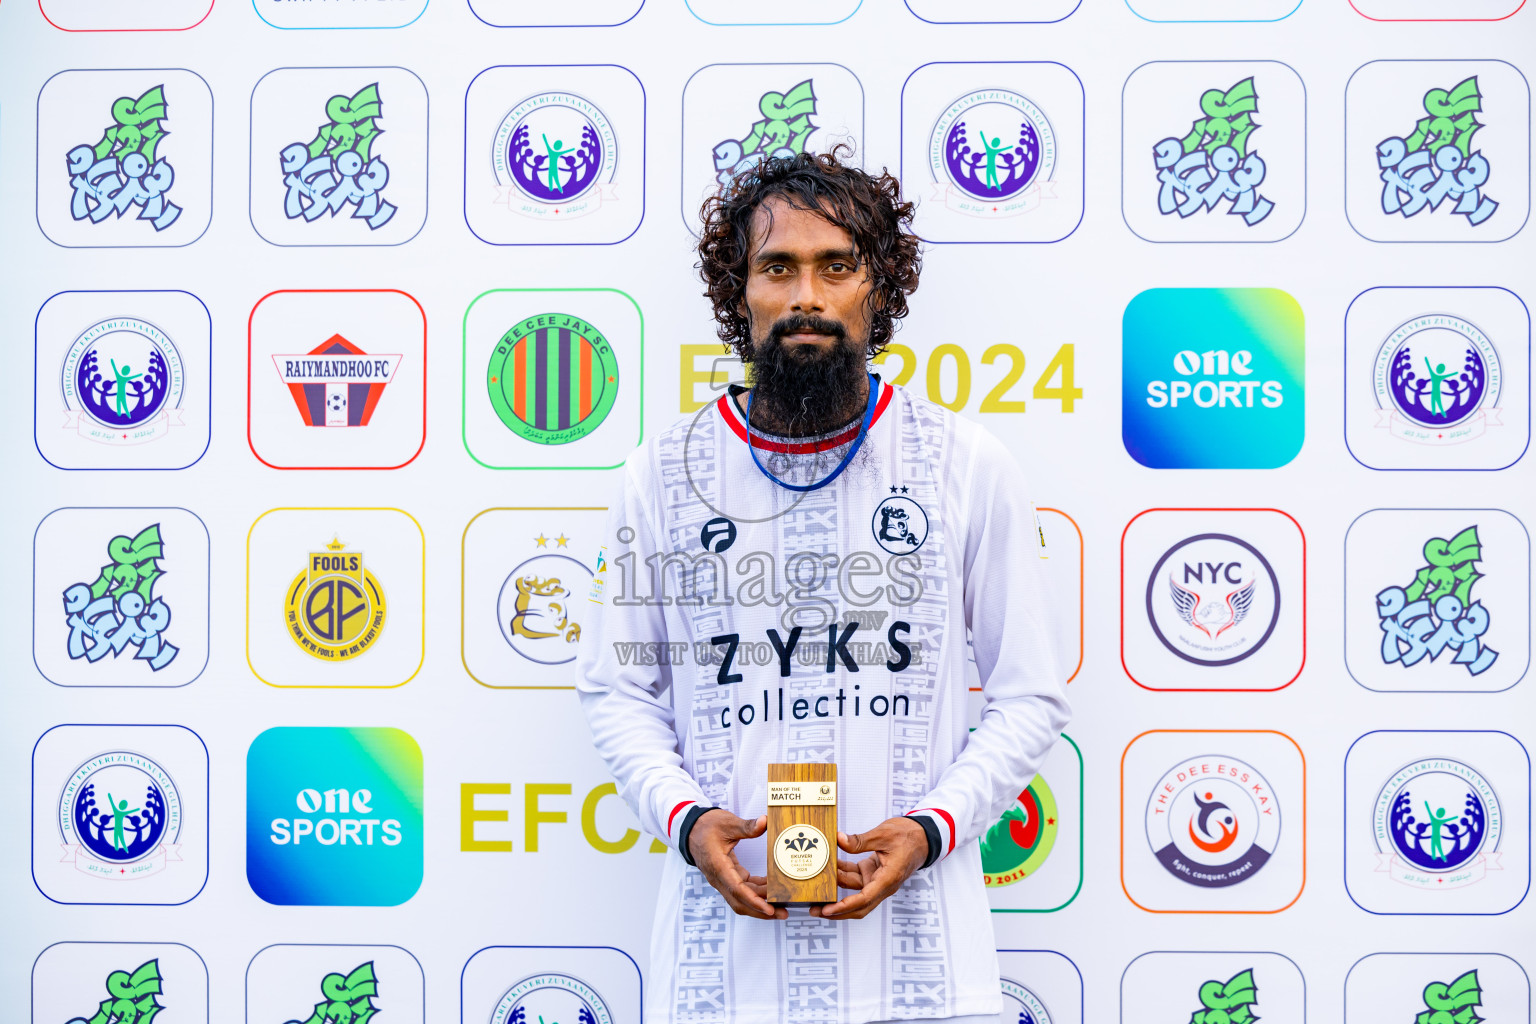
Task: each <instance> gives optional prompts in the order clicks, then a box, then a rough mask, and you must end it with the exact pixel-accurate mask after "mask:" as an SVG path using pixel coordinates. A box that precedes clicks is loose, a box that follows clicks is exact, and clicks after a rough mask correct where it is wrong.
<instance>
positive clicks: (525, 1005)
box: [490, 974, 614, 1024]
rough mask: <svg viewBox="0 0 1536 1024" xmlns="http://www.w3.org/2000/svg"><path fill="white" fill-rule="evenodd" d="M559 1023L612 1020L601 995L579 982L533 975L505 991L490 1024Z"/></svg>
mask: <svg viewBox="0 0 1536 1024" xmlns="http://www.w3.org/2000/svg"><path fill="white" fill-rule="evenodd" d="M562 1019H564V1020H573V1021H578V1022H580V1024H613V1020H614V1018H613V1013H612V1011H610V1010H609V1009H608V1004H607V1003H605V1002H603V997H602V995H601V994H600V993H599V992H598V991H597V990H596V989H594V988H593V987H592V986H590V985H588V984H587V983H586V982H584V981H582V980H581V979H580V978H573V977H571V976H570V975H567V974H536V975H534V976H532V977H529V978H524V979H523V980H522V981H519V982H518V983H517V984H515V985H513V986H512V987H511V988H509V989H507V991H506V993H505V994H504V995H503V996H502V997H501V999H500V1001H498V1002H497V1003H496V1008H495V1009H494V1010H492V1011H491V1018H490V1024H523V1022H524V1021H533V1020H540V1021H543V1020H548V1021H552V1022H553V1021H558V1020H562Z"/></svg>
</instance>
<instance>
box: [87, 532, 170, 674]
mask: <svg viewBox="0 0 1536 1024" xmlns="http://www.w3.org/2000/svg"><path fill="white" fill-rule="evenodd" d="M164 554H165V546H164V544H162V543H161V540H160V524H159V523H156V524H154V525H153V526H146V527H145V528H144V529H142V530H140V531H139V532H138V533H136V534H134V535H133V536H132V537H129V536H126V535H120V536H117V537H113V538H112V539H111V540H110V541H108V542H107V559H108V561H107V564H106V565H103V566H102V567H101V572H100V573H98V574H97V576H96V579H95V580H94V581H93V582H91V583H74V584H71V585H70V586H69V587H67V588H65V590H64V624H65V625H66V626H68V627H69V639H68V640H67V641H66V646H67V650H68V651H69V656H70V658H72V659H73V658H84V659H85V660H86V661H88V662H91V663H92V664H94V663H96V662H98V661H100V660H101V659H103V658H105V657H106V656H107V655H108V654H111V655H112V657H113V658H116V657H118V656H119V655H121V654H122V653H123V652H124V651H126V650H128V649H129V648H130V647H131V648H133V657H134V660H136V661H143V662H147V663H148V665H149V667H150V668H151V669H154V670H155V671H156V672H158V671H160V670H161V669H162V668H165V666H167V665H169V664H170V663H171V662H172V661H174V660H175V658H176V655H177V653H178V652H179V648H177V647H176V645H175V644H172V643H169V642H168V641H167V640H166V639H165V638H164V636H162V635H161V634H162V633H164V631H165V630H166V629H167V628H169V627H170V624H171V608H170V605H168V604H166V602H165V601H164V600H163V599H162V598H160V597H157V596H156V595H155V582H156V581H157V580H158V579H159V578H160V577H161V576H164V575H165V570H164V569H162V568H161V567H160V559H161V558H162V557H163V556H164Z"/></svg>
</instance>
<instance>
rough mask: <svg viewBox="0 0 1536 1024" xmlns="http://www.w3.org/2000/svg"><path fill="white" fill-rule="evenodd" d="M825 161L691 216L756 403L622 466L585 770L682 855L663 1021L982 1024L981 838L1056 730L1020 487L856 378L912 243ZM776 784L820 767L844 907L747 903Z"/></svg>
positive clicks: (714, 201)
mask: <svg viewBox="0 0 1536 1024" xmlns="http://www.w3.org/2000/svg"><path fill="white" fill-rule="evenodd" d="M840 156H841V154H820V155H812V154H802V155H798V156H796V157H794V158H784V159H770V160H766V161H764V162H763V163H761V164H760V165H759V166H758V167H756V168H755V169H753V170H750V171H748V172H746V173H744V174H741V175H739V176H737V177H736V178H735V179H734V181H733V182H732V183H731V184H730V185H728V186H726V187H725V188H724V189H723V190H722V191H721V193H720V194H718V195H716V196H714V197H711V198H710V200H709V201H708V202H706V203H705V205H704V208H703V211H702V212H703V234H702V238H701V240H700V243H699V256H700V261H699V268H700V270H701V272H702V275H703V278H704V283H705V285H706V288H707V291H706V294H707V295H708V297H709V299H710V301H711V302H712V303H713V305H714V315H715V320H716V322H717V329H718V333H719V335H720V337H721V339H722V340H724V341H725V342H727V343H728V344H730V345H732V346H733V347H734V348H735V350H736V352H737V353H738V354H739V355H740V356H741V358H742V360H743V361H744V362H745V363H746V364H747V365H748V367H749V369H750V371H751V382H752V383H751V386H750V388H747V387H740V386H733V387H731V388H730V389H729V390H728V391H727V393H726V394H724V395H723V396H722V397H721V398H720V400H719V402H718V403H716V404H714V405H713V406H710V407H707V408H706V409H705V411H704V412H703V413H702V414H701V415H700V416H699V417H697V418H694V419H688V420H684V421H682V422H680V423H678V424H677V425H675V426H674V427H672V428H671V429H669V430H667V431H665V432H663V433H661V434H660V435H658V436H655V437H653V438H651V439H650V440H649V441H648V442H646V443H645V444H644V445H643V446H642V447H641V448H640V449H639V450H638V451H636V452H635V453H634V454H633V455H632V456H631V457H630V459H629V461H628V464H627V465H626V467H625V469H624V480H623V488H622V493H621V495H620V496H619V498H618V500H617V501H616V502H615V504H614V506H613V508H612V511H611V515H610V523H609V530H608V535H607V538H606V545H607V546H606V548H605V550H604V552H603V554H602V560H603V561H604V562H605V563H606V565H607V567H608V570H607V572H606V574H604V577H605V578H606V583H599V584H597V590H596V591H595V592H594V594H593V597H592V599H593V600H594V601H595V602H597V604H596V606H595V607H593V608H592V609H591V610H590V612H589V614H588V616H587V618H586V626H585V630H584V634H585V635H584V636H583V637H582V647H581V653H580V655H579V657H578V661H577V670H576V679H577V689H578V690H579V691H580V695H581V701H582V707H583V709H584V711H585V712H586V716H587V719H588V722H589V723H590V725H591V728H592V733H593V737H594V739H595V741H596V745H597V749H598V751H599V753H600V754H601V755H602V756H603V758H604V760H605V761H606V762H607V766H608V769H609V770H610V771H611V772H612V774H613V777H614V779H615V780H616V781H617V783H618V787H619V792H620V794H621V795H622V796H623V797H624V799H625V800H626V801H627V802H628V804H629V806H630V807H631V809H633V811H634V812H635V814H636V816H637V817H638V818H639V820H640V822H641V823H642V825H643V826H644V828H645V829H646V830H647V831H649V832H651V833H652V834H653V835H656V836H659V837H663V838H664V839H665V840H666V841H667V842H668V843H669V844H670V845H671V846H673V847H674V848H675V849H676V851H677V854H678V855H677V856H674V857H669V858H668V860H667V863H666V866H665V868H664V869H663V873H662V881H661V892H660V898H659V901H658V905H657V912H656V922H655V928H654V932H653V935H652V944H651V964H650V976H649V979H648V983H647V986H646V989H647V999H646V1008H645V1014H646V1017H647V1019H649V1020H653V1021H719V1022H722V1024H759V1022H761V1024H770V1022H771V1024H780V1022H783V1021H791V1020H796V1021H799V1020H803V1021H828V1022H837V1024H864V1022H868V1021H897V1020H917V1019H922V1020H949V1021H962V1022H965V1024H972V1022H977V1024H979V1022H981V1021H983V1020H985V1021H987V1022H988V1024H991V1022H994V1021H996V1020H997V1016H996V1015H997V1014H998V1013H999V1012H1000V1010H1001V1008H1002V999H1001V992H1000V988H999V978H998V965H997V953H996V945H995V942H994V939H993V934H992V926H991V919H990V915H989V908H988V903H987V896H986V890H985V888H984V886H983V883H982V870H981V862H980V852H979V847H978V842H977V840H978V838H979V837H980V836H981V835H982V834H983V833H985V831H986V830H987V829H988V827H989V826H991V825H992V824H993V823H994V822H996V821H997V819H998V817H999V816H1000V815H1001V814H1002V812H1003V810H1004V809H1005V808H1006V807H1007V806H1008V805H1009V803H1010V801H1012V800H1013V799H1014V798H1015V797H1016V796H1017V795H1018V794H1019V793H1020V792H1021V791H1022V790H1023V789H1024V788H1025V786H1026V785H1027V784H1028V783H1029V781H1030V779H1031V778H1032V777H1033V776H1034V774H1035V772H1036V771H1037V770H1038V768H1039V766H1040V764H1041V762H1042V761H1043V760H1044V758H1045V755H1046V753H1047V752H1048V751H1049V750H1050V748H1051V745H1052V744H1053V743H1055V742H1056V739H1057V737H1058V736H1059V735H1060V733H1061V729H1062V727H1063V726H1064V725H1065V724H1066V722H1067V719H1068V715H1069V709H1068V706H1067V701H1066V697H1065V693H1064V689H1063V683H1062V672H1061V669H1060V664H1059V662H1060V660H1061V659H1059V658H1058V656H1057V651H1056V650H1055V645H1054V642H1053V635H1054V624H1053V622H1052V615H1053V614H1054V609H1055V607H1056V603H1055V601H1054V600H1053V598H1052V596H1051V593H1050V587H1049V585H1048V583H1047V581H1046V579H1045V575H1044V573H1043V571H1042V568H1041V556H1042V555H1043V554H1044V551H1043V545H1044V538H1043V536H1042V534H1041V533H1040V529H1039V526H1038V523H1037V522H1036V517H1035V510H1034V507H1033V506H1032V505H1031V504H1030V502H1029V500H1028V499H1027V498H1026V497H1025V494H1024V486H1023V480H1022V474H1021V473H1020V471H1019V468H1018V467H1017V465H1016V464H1015V463H1014V461H1013V459H1012V458H1011V457H1010V455H1009V454H1008V452H1007V451H1006V449H1005V448H1004V446H1003V445H1002V443H1001V442H999V441H998V440H997V439H996V438H994V437H992V436H991V435H990V434H988V433H987V432H986V431H985V430H984V429H982V428H981V427H979V426H977V425H976V424H974V423H972V422H970V421H967V420H964V419H961V418H959V417H956V416H954V415H953V414H952V413H951V412H949V411H948V410H947V409H944V408H941V407H938V406H936V405H934V404H932V403H930V402H927V401H924V400H922V399H920V398H918V397H916V396H915V395H912V394H910V393H909V392H906V391H904V390H902V389H901V388H898V387H894V386H892V385H890V384H888V383H886V382H884V381H882V380H880V379H879V377H878V376H877V375H875V374H873V373H871V372H870V361H871V360H872V359H873V358H874V356H876V355H877V354H879V352H880V351H881V350H882V349H883V348H884V346H885V345H886V344H887V343H888V342H889V341H890V338H891V333H892V331H893V329H894V327H895V324H896V321H897V320H898V319H900V318H901V317H904V316H905V315H906V313H907V296H908V295H909V294H911V293H912V292H913V291H914V290H915V289H916V288H917V282H918V273H919V270H920V257H919V248H918V240H917V238H916V237H915V236H914V235H913V234H912V233H911V230H910V225H911V220H912V214H913V206H912V204H911V203H907V202H903V201H902V199H901V188H900V183H899V182H898V181H897V180H896V179H895V178H894V177H892V176H890V175H889V174H886V173H883V172H882V173H881V174H880V175H870V174H866V173H865V172H864V171H862V170H860V169H858V168H855V167H852V166H849V165H847V164H845V163H844V162H843V161H842V160H841V159H840ZM600 578H601V577H600ZM968 639H969V641H970V642H969V643H968ZM642 651H651V652H661V653H662V654H664V655H666V656H663V657H654V656H650V657H647V656H643V655H642V654H641V652H642ZM972 653H973V654H974V659H975V663H976V669H977V671H978V673H979V675H980V680H981V687H982V699H983V703H984V707H983V709H982V713H981V719H980V725H979V726H978V727H977V728H975V729H974V730H973V729H970V728H968V725H967V723H968V721H969V720H970V714H969V712H968V707H969V705H968V701H969V692H968V682H967V662H968V660H969V657H970V656H971V655H972ZM658 662H659V663H658ZM779 762H834V763H836V764H837V765H839V766H840V773H839V777H838V790H837V804H838V807H837V812H838V815H839V817H840V819H841V822H842V827H844V828H847V829H848V830H849V831H847V832H843V831H839V832H838V833H837V845H838V847H839V848H840V850H841V851H842V854H843V855H842V856H840V857H839V858H838V859H837V867H836V872H837V884H838V886H839V888H840V890H841V892H840V896H839V898H838V899H837V900H836V901H835V902H832V903H827V904H820V905H812V906H809V907H805V908H801V907H793V908H791V907H788V906H784V905H776V904H773V903H770V902H769V901H768V899H767V896H768V890H767V878H766V863H767V861H766V853H765V849H764V845H765V844H764V842H762V841H761V840H760V838H759V837H761V836H763V834H764V832H765V830H766V828H767V818H766V816H765V808H766V803H767V773H766V766H767V765H768V764H769V763H779ZM854 829H857V830H859V831H853V830H854Z"/></svg>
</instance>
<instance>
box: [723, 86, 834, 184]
mask: <svg viewBox="0 0 1536 1024" xmlns="http://www.w3.org/2000/svg"><path fill="white" fill-rule="evenodd" d="M757 110H758V113H759V114H760V115H761V117H760V118H759V119H758V120H756V121H754V122H752V126H751V128H749V129H748V131H747V134H746V136H745V137H743V138H740V139H722V140H721V141H720V142H718V143H716V144H715V149H714V154H713V156H714V161H715V180H716V181H718V182H719V183H720V184H721V185H729V184H730V183H731V182H732V181H734V180H736V176H737V175H738V174H743V173H745V172H746V171H749V170H751V169H752V168H754V167H756V166H757V165H758V164H760V163H762V162H763V161H764V160H781V159H784V160H787V159H789V158H791V157H793V156H795V154H797V153H804V152H805V143H806V140H807V139H809V138H810V137H811V134H812V133H813V132H815V131H816V130H817V125H815V124H813V123H812V122H811V118H812V117H814V116H816V90H815V87H814V85H812V79H809V78H807V79H806V80H805V81H803V82H801V83H800V84H798V85H796V86H793V87H792V88H790V89H789V90H788V91H787V92H765V93H763V95H762V96H761V97H760V98H759V99H758V101H757Z"/></svg>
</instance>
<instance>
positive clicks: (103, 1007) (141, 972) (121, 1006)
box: [67, 960, 166, 1024]
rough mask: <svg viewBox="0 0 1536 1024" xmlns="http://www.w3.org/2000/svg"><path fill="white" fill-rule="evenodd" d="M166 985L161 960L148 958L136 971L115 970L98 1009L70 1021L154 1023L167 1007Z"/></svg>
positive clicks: (78, 1023)
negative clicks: (161, 970)
mask: <svg viewBox="0 0 1536 1024" xmlns="http://www.w3.org/2000/svg"><path fill="white" fill-rule="evenodd" d="M163 988H164V979H162V978H161V976H160V961H159V960H146V961H144V962H143V963H142V964H140V965H139V966H138V967H136V968H134V969H133V970H132V971H112V972H111V973H110V974H108V975H107V998H105V999H103V1000H102V1001H101V1003H100V1005H99V1006H97V1008H96V1012H95V1013H94V1014H92V1015H91V1016H90V1017H89V1018H85V1017H75V1018H73V1019H72V1020H70V1021H68V1022H67V1024H150V1022H151V1021H153V1020H154V1019H155V1018H156V1017H158V1016H159V1015H160V1011H161V1010H164V1009H166V1006H165V1004H164V1003H162V1002H160V995H161V993H162V991H163Z"/></svg>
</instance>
